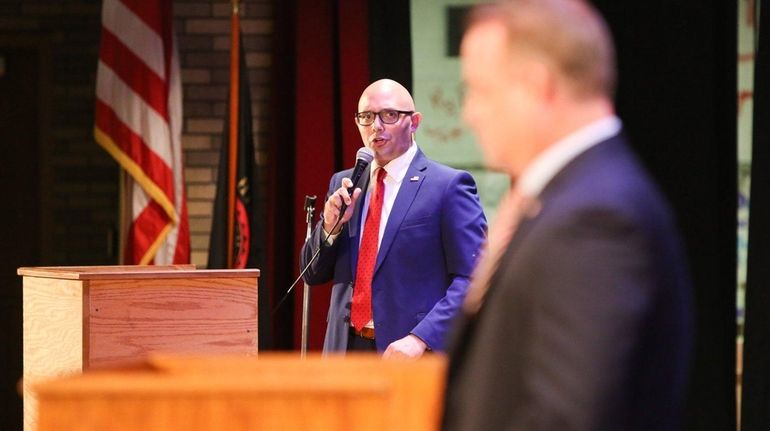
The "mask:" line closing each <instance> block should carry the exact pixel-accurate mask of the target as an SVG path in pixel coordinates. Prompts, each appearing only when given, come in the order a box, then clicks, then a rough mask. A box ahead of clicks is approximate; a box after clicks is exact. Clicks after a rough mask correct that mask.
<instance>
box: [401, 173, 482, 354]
mask: <svg viewBox="0 0 770 431" xmlns="http://www.w3.org/2000/svg"><path fill="white" fill-rule="evenodd" d="M440 222H441V241H442V246H443V252H444V259H445V263H446V268H447V283H448V284H447V290H446V295H445V296H444V297H443V298H441V300H439V301H438V302H437V303H436V305H435V306H434V307H433V308H432V309H431V311H430V312H429V313H428V314H427V315H426V316H425V318H423V319H422V321H420V323H418V324H417V326H415V328H414V329H413V330H412V334H414V335H416V336H418V337H419V338H420V339H422V340H423V341H425V343H426V344H428V346H429V347H430V348H431V349H432V350H439V351H441V350H444V346H445V344H446V340H445V338H446V334H447V330H448V328H449V325H450V323H451V321H452V320H453V319H454V317H455V315H456V313H457V312H458V310H459V308H460V306H461V305H462V302H463V300H464V299H465V295H466V293H467V291H468V286H469V284H470V276H471V274H472V273H473V269H474V268H475V265H476V261H477V259H478V255H479V251H480V249H481V246H482V244H483V242H484V240H485V235H486V227H487V223H486V219H485V218H484V211H483V210H482V208H481V203H480V202H479V197H478V193H477V191H476V183H475V181H474V180H473V177H472V176H471V175H470V174H469V173H467V172H463V171H458V173H457V175H455V176H454V177H453V178H452V180H451V181H450V182H449V183H448V185H447V187H446V189H445V191H444V194H443V199H442V208H441V220H440Z"/></svg>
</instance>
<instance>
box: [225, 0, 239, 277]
mask: <svg viewBox="0 0 770 431" xmlns="http://www.w3.org/2000/svg"><path fill="white" fill-rule="evenodd" d="M239 3H240V2H239V0H232V6H233V8H232V16H231V20H230V34H231V38H230V124H229V125H228V127H229V132H230V133H229V134H228V136H229V137H230V140H229V142H228V146H229V151H228V156H229V158H228V178H227V268H232V267H233V241H234V238H233V237H234V231H235V176H236V170H237V152H236V151H237V145H238V117H239V115H238V114H239V111H238V90H239V88H238V86H239V84H240V83H239V78H238V70H239V61H240V59H239V54H240V46H239V44H240V37H239V35H240V11H239V9H240V4H239Z"/></svg>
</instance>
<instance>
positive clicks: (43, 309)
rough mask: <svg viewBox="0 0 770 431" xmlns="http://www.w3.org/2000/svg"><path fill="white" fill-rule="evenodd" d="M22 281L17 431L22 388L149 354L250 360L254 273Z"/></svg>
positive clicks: (167, 269) (43, 273)
mask: <svg viewBox="0 0 770 431" xmlns="http://www.w3.org/2000/svg"><path fill="white" fill-rule="evenodd" d="M18 274H19V275H22V276H23V277H24V292H23V307H24V331H23V341H24V378H23V392H24V427H25V430H27V431H32V430H34V418H35V417H36V405H35V399H34V398H33V396H32V393H31V392H30V385H32V384H34V383H35V382H36V381H40V380H41V379H43V378H50V377H54V376H62V375H67V374H73V373H79V372H81V371H84V370H91V369H98V368H103V367H107V366H115V365H119V364H127V363H132V362H133V363H138V362H140V361H142V360H143V359H144V358H145V357H146V356H147V355H148V354H151V353H158V352H160V353H189V354H207V353H237V354H251V355H256V353H257V279H258V277H259V270H256V269H252V270H196V269H195V267H194V266H193V265H180V266H91V267H38V268H19V270H18Z"/></svg>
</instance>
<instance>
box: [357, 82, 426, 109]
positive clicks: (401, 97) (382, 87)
mask: <svg viewBox="0 0 770 431" xmlns="http://www.w3.org/2000/svg"><path fill="white" fill-rule="evenodd" d="M375 98H377V99H380V98H386V99H387V100H388V101H389V102H390V103H393V104H394V105H393V106H390V107H389V108H390V109H398V110H401V111H414V99H412V95H411V94H409V91H408V90H407V89H406V88H404V86H403V85H401V84H399V83H398V82H396V81H394V80H392V79H380V80H378V81H374V82H372V83H371V84H369V86H368V87H366V89H365V90H364V92H363V93H361V98H360V99H358V111H359V112H360V111H366V110H368V109H363V108H362V105H363V106H366V105H367V104H368V103H369V101H370V100H372V99H375Z"/></svg>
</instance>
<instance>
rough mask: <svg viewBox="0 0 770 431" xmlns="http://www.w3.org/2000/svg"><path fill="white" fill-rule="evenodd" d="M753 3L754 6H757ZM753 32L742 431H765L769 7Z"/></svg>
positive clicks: (769, 308)
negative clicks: (749, 198)
mask: <svg viewBox="0 0 770 431" xmlns="http://www.w3.org/2000/svg"><path fill="white" fill-rule="evenodd" d="M757 3H760V2H759V1H758V2H757ZM762 6H763V7H761V8H759V11H758V13H759V19H758V20H757V24H758V25H756V26H755V29H757V31H758V32H759V36H758V38H757V39H756V41H757V45H756V56H755V58H754V114H753V115H754V118H753V128H754V129H753V136H752V154H751V206H750V208H749V254H748V264H747V265H748V267H747V274H746V320H745V325H746V326H745V332H744V350H743V351H744V361H743V400H742V403H743V404H742V414H741V421H742V429H743V430H744V431H755V430H763V431H764V430H768V429H770V398H769V397H768V394H770V392H769V391H770V319H768V316H770V121H768V118H770V81H768V79H770V10H768V9H767V8H768V7H769V6H770V4H768V3H767V2H765V4H763V5H762Z"/></svg>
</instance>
